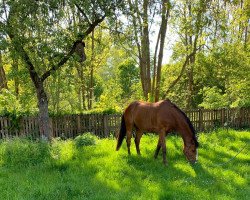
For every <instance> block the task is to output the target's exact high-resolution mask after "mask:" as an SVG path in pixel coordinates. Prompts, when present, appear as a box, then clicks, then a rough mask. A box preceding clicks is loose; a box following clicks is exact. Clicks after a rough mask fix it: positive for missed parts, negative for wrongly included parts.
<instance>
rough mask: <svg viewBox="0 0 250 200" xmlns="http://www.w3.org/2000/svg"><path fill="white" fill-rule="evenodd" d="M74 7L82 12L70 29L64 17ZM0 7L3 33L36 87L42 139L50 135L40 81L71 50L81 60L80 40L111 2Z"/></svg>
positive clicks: (55, 1)
mask: <svg viewBox="0 0 250 200" xmlns="http://www.w3.org/2000/svg"><path fill="white" fill-rule="evenodd" d="M95 6H96V8H98V9H94V11H93V9H92V12H91V13H88V11H89V10H90V9H91V8H93V7H95ZM76 7H77V8H78V9H79V10H80V9H81V14H82V15H81V17H80V18H79V21H78V24H77V26H79V27H81V28H80V29H79V30H77V31H75V32H74V31H73V30H74V29H75V27H74V26H72V23H71V21H70V20H66V19H67V18H70V17H72V15H73V14H74V11H75V9H76ZM7 8H8V9H7ZM83 8H84V9H86V11H84V9H83ZM104 8H105V9H104ZM1 9H3V10H1V13H3V11H4V12H5V16H6V19H5V20H3V21H1V27H3V28H4V31H3V32H4V33H6V34H7V35H8V37H9V39H10V41H11V45H12V46H13V48H14V49H15V51H16V52H17V53H18V54H19V56H20V58H21V59H22V61H23V62H24V64H25V66H26V68H27V70H28V72H29V75H30V78H31V80H32V82H33V84H34V87H35V90H36V94H37V100H38V107H39V119H40V120H39V127H40V133H41V135H42V136H43V137H45V138H51V137H52V135H51V132H50V128H49V115H48V98H47V94H46V91H45V87H44V83H45V81H46V80H47V79H48V78H49V77H50V75H51V74H52V73H54V72H55V71H56V70H58V69H60V68H62V67H63V66H64V65H65V63H66V62H67V61H68V60H69V59H70V58H71V57H72V56H73V54H74V53H77V54H78V56H79V57H80V61H84V60H85V52H84V47H85V46H84V42H82V40H83V39H84V38H85V37H86V36H87V35H88V34H90V33H91V32H92V31H93V30H94V29H95V27H96V26H97V25H99V24H100V23H101V22H102V21H103V20H104V19H105V17H106V16H107V14H110V13H111V10H113V9H114V3H113V2H112V1H104V2H102V3H99V2H93V1H85V2H84V3H82V2H80V1H79V2H78V1H74V2H71V1H69V2H68V1H63V2H62V1H59V0H52V1H49V2H46V1H45V2H40V1H25V2H22V3H21V2H19V1H4V2H3V4H2V5H1ZM65 10H67V12H65ZM106 11H107V12H106ZM66 14H68V15H66ZM89 16H91V19H90V17H89ZM85 22H87V23H85ZM79 57H78V60H79Z"/></svg>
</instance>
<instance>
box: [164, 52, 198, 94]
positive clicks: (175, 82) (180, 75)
mask: <svg viewBox="0 0 250 200" xmlns="http://www.w3.org/2000/svg"><path fill="white" fill-rule="evenodd" d="M197 50H198V49H195V50H194V51H193V52H192V53H190V54H189V55H188V56H186V59H185V62H184V63H183V65H182V68H181V72H180V74H179V76H178V77H177V78H176V79H175V80H174V81H173V82H172V84H171V85H170V86H169V88H168V89H167V91H166V92H165V94H164V96H163V99H165V98H166V96H167V94H168V93H169V91H170V90H171V89H172V88H173V87H174V86H175V85H176V84H177V83H178V81H179V80H180V79H181V77H182V75H183V73H184V71H185V69H186V66H187V64H188V61H189V59H190V58H191V57H192V56H194V55H195V54H196V51H197Z"/></svg>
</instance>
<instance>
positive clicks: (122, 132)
mask: <svg viewBox="0 0 250 200" xmlns="http://www.w3.org/2000/svg"><path fill="white" fill-rule="evenodd" d="M125 136H126V124H125V119H124V114H123V115H122V121H121V128H120V132H119V135H118V139H117V146H116V151H118V150H119V149H120V147H121V145H122V141H123V139H124V138H125Z"/></svg>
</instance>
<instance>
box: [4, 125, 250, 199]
mask: <svg viewBox="0 0 250 200" xmlns="http://www.w3.org/2000/svg"><path fill="white" fill-rule="evenodd" d="M157 139H158V138H157V136H154V135H144V136H143V137H142V140H141V153H142V155H141V156H137V155H136V151H135V145H134V144H133V145H132V147H131V150H132V155H131V156H128V155H127V149H126V145H125V143H123V145H122V148H121V150H120V151H118V152H116V151H115V146H116V141H115V140H114V139H102V140H97V141H96V142H95V145H91V146H80V147H79V146H76V142H75V141H74V140H67V141H62V140H54V141H53V142H52V144H47V143H45V142H31V141H28V140H24V139H14V140H4V141H1V142H0V199H4V200H7V199H11V200H13V199H18V200H21V199H25V200H27V199H46V200H47V199H53V200H56V199H60V200H61V199H119V200H120V199H124V200H125V199H126V200H127V199H136V200H137V199H143V200H145V199H182V200H183V199H216V200H218V199H240V200H243V199H249V198H250V187H249V172H250V169H249V163H250V156H249V155H250V154H249V145H248V146H246V148H245V149H243V151H242V152H241V153H240V154H239V155H238V156H237V157H236V158H235V159H233V160H232V161H230V162H229V163H227V164H225V165H222V166H220V165H219V164H220V163H224V162H226V161H227V160H229V159H230V158H232V157H233V156H234V155H236V154H237V152H238V151H239V150H240V149H241V148H242V147H243V146H245V144H247V143H248V144H249V141H250V132H248V131H235V130H229V132H227V130H218V131H215V132H211V133H206V134H200V136H199V142H200V149H199V163H198V164H196V165H194V166H191V165H190V164H189V163H188V162H187V161H186V159H185V157H184V155H183V153H182V145H183V143H182V140H181V138H179V137H177V136H168V137H167V159H168V162H169V165H168V166H167V167H165V166H164V165H163V164H162V157H161V155H160V156H159V157H158V159H156V160H155V159H154V158H153V154H154V150H155V147H156V144H157Z"/></svg>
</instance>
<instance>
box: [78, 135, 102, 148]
mask: <svg viewBox="0 0 250 200" xmlns="http://www.w3.org/2000/svg"><path fill="white" fill-rule="evenodd" d="M97 139H98V138H97V137H96V136H95V135H93V134H92V133H84V134H83V135H79V136H77V137H76V138H75V139H74V142H75V145H76V147H77V148H81V147H84V146H92V145H95V144H96V141H97Z"/></svg>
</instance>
